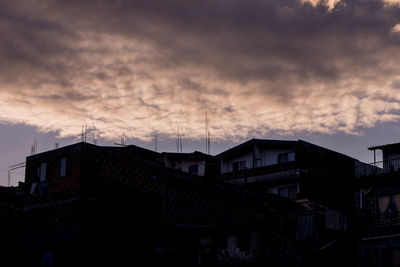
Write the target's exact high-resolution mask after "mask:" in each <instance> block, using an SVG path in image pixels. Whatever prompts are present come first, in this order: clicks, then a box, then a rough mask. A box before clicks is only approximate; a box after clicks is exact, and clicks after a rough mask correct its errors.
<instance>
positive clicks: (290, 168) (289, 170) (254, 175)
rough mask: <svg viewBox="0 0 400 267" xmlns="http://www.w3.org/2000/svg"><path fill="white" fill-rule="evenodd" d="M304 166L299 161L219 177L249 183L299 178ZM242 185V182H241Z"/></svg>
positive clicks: (229, 173) (224, 179)
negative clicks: (287, 177)
mask: <svg viewBox="0 0 400 267" xmlns="http://www.w3.org/2000/svg"><path fill="white" fill-rule="evenodd" d="M301 167H302V165H301V164H299V162H297V161H292V162H285V163H281V164H274V165H268V166H261V167H257V168H250V169H245V170H240V171H236V172H228V173H224V174H221V175H220V176H219V179H220V180H223V181H229V180H230V181H234V180H237V181H239V180H243V181H244V180H246V181H247V179H248V182H255V181H256V180H258V179H261V180H265V179H266V180H270V179H276V178H280V177H285V176H298V175H299V172H300V169H302V168H301ZM239 183H240V182H239Z"/></svg>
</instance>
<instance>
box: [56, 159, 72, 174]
mask: <svg viewBox="0 0 400 267" xmlns="http://www.w3.org/2000/svg"><path fill="white" fill-rule="evenodd" d="M70 162H71V161H70V159H69V158H67V157H62V158H61V159H60V162H59V163H60V164H59V173H58V175H59V177H65V176H68V175H69V174H70V169H71V166H70V165H71V163H70Z"/></svg>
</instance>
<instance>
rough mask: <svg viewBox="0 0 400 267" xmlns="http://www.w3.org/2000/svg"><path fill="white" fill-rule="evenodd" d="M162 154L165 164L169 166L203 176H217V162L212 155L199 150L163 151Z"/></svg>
mask: <svg viewBox="0 0 400 267" xmlns="http://www.w3.org/2000/svg"><path fill="white" fill-rule="evenodd" d="M162 155H163V160H164V164H165V166H166V167H168V168H172V169H177V170H181V171H184V172H187V173H190V174H194V175H199V176H203V177H211V176H215V172H216V166H217V164H216V160H215V158H214V157H213V156H211V155H207V154H204V153H202V152H199V151H195V152H193V153H171V152H163V153H162Z"/></svg>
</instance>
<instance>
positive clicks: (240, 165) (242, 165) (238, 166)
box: [233, 160, 246, 172]
mask: <svg viewBox="0 0 400 267" xmlns="http://www.w3.org/2000/svg"><path fill="white" fill-rule="evenodd" d="M244 169H246V161H245V160H242V161H237V162H233V171H234V172H236V171H241V170H244Z"/></svg>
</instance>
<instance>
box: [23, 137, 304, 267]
mask: <svg viewBox="0 0 400 267" xmlns="http://www.w3.org/2000/svg"><path fill="white" fill-rule="evenodd" d="M174 160H175V162H180V163H181V164H182V162H183V163H184V164H183V165H185V164H186V165H185V166H190V164H187V163H188V162H192V163H198V164H199V165H198V166H199V168H198V173H197V175H196V174H195V173H189V172H185V171H182V170H179V169H175V168H170V167H168V166H172V165H170V163H171V162H173V161H174ZM164 162H165V163H164ZM210 162H212V157H211V156H207V155H204V154H202V153H199V152H194V153H190V154H189V153H188V154H184V155H179V154H178V155H177V154H168V153H165V154H161V153H157V152H154V151H149V150H146V149H144V148H140V147H136V146H126V147H106V146H97V145H92V144H88V143H83V142H82V143H77V144H73V145H70V146H66V147H62V148H58V149H55V150H51V151H47V152H43V153H40V154H36V155H33V156H29V157H28V158H27V161H26V177H25V184H24V188H25V190H24V204H23V211H22V215H21V216H22V218H23V219H22V221H23V222H24V224H23V227H22V230H23V237H24V238H23V248H22V249H21V250H22V251H24V252H25V254H24V257H22V258H21V260H25V261H26V262H25V263H26V264H25V265H28V266H29V264H32V263H35V264H41V263H42V262H46V261H50V259H52V258H54V259H56V258H57V259H59V260H58V261H59V262H60V261H62V263H60V266H71V265H74V264H73V263H74V262H82V263H83V264H87V265H99V266H125V265H133V264H138V265H141V266H143V265H149V266H155V265H157V264H164V265H165V264H166V263H171V264H175V265H178V266H188V265H203V266H209V265H210V264H217V263H221V264H222V263H223V264H225V265H227V266H229V265H230V264H233V265H235V264H238V263H239V262H240V264H244V265H246V263H247V264H249V263H250V262H254V261H264V262H271V261H272V259H270V258H268V257H266V255H271V254H274V255H276V256H275V258H274V259H273V260H274V261H278V262H279V261H280V260H282V259H284V258H286V254H285V250H286V246H287V245H288V244H290V238H289V236H292V232H293V231H294V229H295V227H296V225H295V224H293V223H292V216H288V214H291V213H292V211H293V210H294V209H295V208H296V206H297V204H296V203H293V202H292V201H290V200H288V199H287V198H281V197H278V196H275V195H272V194H267V193H265V192H263V191H260V190H257V188H248V189H244V188H242V187H241V186H238V185H234V184H227V183H221V182H218V181H216V179H204V178H203V177H202V176H200V175H199V174H203V171H201V172H200V170H204V174H205V175H207V171H206V170H207V166H208V165H209V164H210ZM200 164H203V165H202V166H204V169H203V168H202V167H201V168H200ZM165 165H167V166H165ZM192 165H193V164H192ZM181 166H182V165H181ZM184 170H186V169H184ZM188 170H189V169H188ZM289 229H290V230H289ZM49 253H50V254H49ZM60 259H62V260H60Z"/></svg>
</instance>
